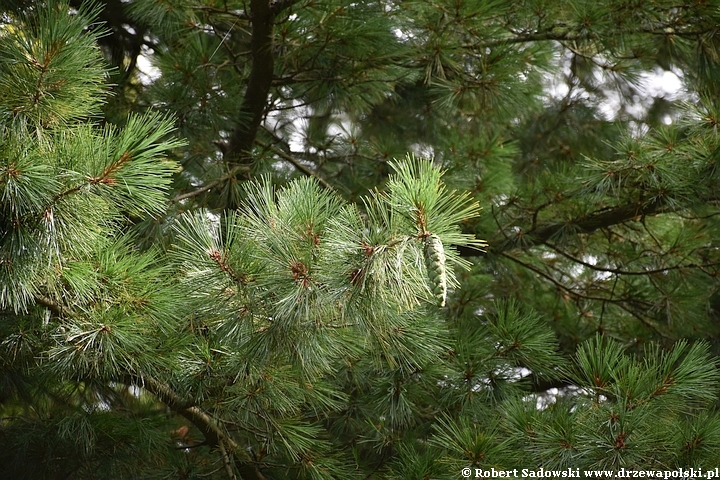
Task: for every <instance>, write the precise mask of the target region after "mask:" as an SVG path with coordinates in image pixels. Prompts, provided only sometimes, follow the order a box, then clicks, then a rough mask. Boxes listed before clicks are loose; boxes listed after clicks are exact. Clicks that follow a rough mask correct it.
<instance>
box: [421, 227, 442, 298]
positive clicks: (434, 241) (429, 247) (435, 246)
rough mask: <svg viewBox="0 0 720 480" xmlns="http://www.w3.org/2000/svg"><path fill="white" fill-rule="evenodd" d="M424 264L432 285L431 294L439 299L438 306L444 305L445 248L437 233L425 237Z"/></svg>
mask: <svg viewBox="0 0 720 480" xmlns="http://www.w3.org/2000/svg"><path fill="white" fill-rule="evenodd" d="M425 265H426V266H427V270H428V277H430V282H431V283H432V285H433V294H434V295H435V297H437V299H438V300H440V306H441V307H444V306H445V299H446V298H447V271H446V270H445V249H444V248H443V244H442V241H441V240H440V237H438V236H437V235H430V236H428V237H426V238H425Z"/></svg>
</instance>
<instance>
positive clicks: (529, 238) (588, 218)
mask: <svg viewBox="0 0 720 480" xmlns="http://www.w3.org/2000/svg"><path fill="white" fill-rule="evenodd" d="M665 211H666V208H665V204H664V203H663V202H651V203H646V204H642V203H632V204H629V205H623V206H620V207H614V208H611V209H609V210H603V211H599V212H596V213H592V214H590V215H585V216H583V217H579V218H576V219H574V220H570V221H567V222H563V223H552V224H546V225H538V226H536V227H533V228H531V229H530V230H528V231H525V232H523V231H519V232H517V233H516V234H514V235H513V236H507V235H506V233H505V232H504V231H503V230H501V231H499V232H497V233H496V234H495V235H493V237H492V238H491V239H490V240H489V241H488V243H489V245H488V247H487V252H488V253H493V254H500V253H503V252H507V251H510V250H514V249H518V248H520V249H528V248H530V247H533V246H535V245H539V244H544V243H546V242H548V241H550V240H552V239H553V238H554V237H556V236H557V235H559V234H560V233H562V231H563V230H565V231H572V232H574V233H592V232H594V231H596V230H598V229H601V228H607V227H611V226H613V225H617V224H620V223H624V222H627V221H628V220H634V219H639V218H642V217H643V216H645V215H654V214H657V213H662V212H665ZM458 251H459V252H460V255H461V256H463V257H473V256H478V255H479V253H480V252H478V250H476V249H474V248H468V247H459V248H458Z"/></svg>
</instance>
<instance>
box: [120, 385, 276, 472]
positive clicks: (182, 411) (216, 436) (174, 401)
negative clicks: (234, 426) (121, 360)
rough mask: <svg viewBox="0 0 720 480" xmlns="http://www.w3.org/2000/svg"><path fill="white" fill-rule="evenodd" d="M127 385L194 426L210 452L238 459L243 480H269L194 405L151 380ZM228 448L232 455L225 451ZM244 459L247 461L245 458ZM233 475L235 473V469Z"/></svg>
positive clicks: (227, 436) (233, 441) (237, 466)
mask: <svg viewBox="0 0 720 480" xmlns="http://www.w3.org/2000/svg"><path fill="white" fill-rule="evenodd" d="M124 383H127V384H130V385H140V386H141V387H143V388H144V389H145V390H147V391H148V392H150V393H152V394H153V395H155V396H156V397H157V398H158V399H159V400H160V401H161V402H163V403H164V404H165V405H167V406H168V407H169V408H170V409H171V410H172V411H173V412H175V413H177V414H178V415H180V416H182V417H183V418H185V419H186V420H188V421H189V422H191V423H192V424H193V425H195V426H196V427H197V428H198V430H200V432H202V434H203V436H204V437H205V444H206V445H208V446H210V448H211V449H213V448H217V449H218V450H219V451H220V452H221V453H222V455H223V461H224V462H227V461H228V459H229V455H228V453H232V454H233V455H234V456H235V468H236V469H237V470H238V472H239V473H240V476H241V477H242V478H243V479H244V480H266V478H265V476H264V475H263V474H262V472H261V471H260V470H259V469H258V468H257V466H255V465H254V464H253V463H252V459H250V457H249V456H247V453H246V452H244V450H243V449H242V448H240V446H239V445H238V444H237V443H236V442H235V440H233V439H232V437H230V436H229V435H227V434H226V433H225V431H224V430H223V429H222V428H221V427H220V426H219V425H218V424H217V422H216V421H215V420H214V419H213V418H212V417H211V416H210V415H208V414H207V413H206V412H205V411H203V410H202V409H201V408H200V407H198V406H196V405H192V403H191V402H189V401H187V400H185V399H183V398H182V397H181V396H180V395H178V394H177V393H176V392H175V391H174V390H172V389H171V388H170V387H169V386H167V385H165V384H163V383H161V382H158V381H157V380H154V379H152V378H149V377H144V378H136V377H134V376H128V377H127V378H125V379H124ZM226 448H227V449H229V450H230V452H228V451H226ZM243 456H244V457H247V458H243ZM226 466H227V464H226ZM230 471H231V472H232V469H230Z"/></svg>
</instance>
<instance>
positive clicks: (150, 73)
mask: <svg viewBox="0 0 720 480" xmlns="http://www.w3.org/2000/svg"><path fill="white" fill-rule="evenodd" d="M152 55H153V51H152V49H150V48H148V47H146V46H144V45H143V47H142V51H141V52H140V55H138V57H137V71H138V79H139V80H140V83H142V84H143V85H150V84H151V83H153V82H154V81H155V80H157V79H158V78H160V76H161V73H160V69H159V68H157V67H156V66H155V65H153V62H152Z"/></svg>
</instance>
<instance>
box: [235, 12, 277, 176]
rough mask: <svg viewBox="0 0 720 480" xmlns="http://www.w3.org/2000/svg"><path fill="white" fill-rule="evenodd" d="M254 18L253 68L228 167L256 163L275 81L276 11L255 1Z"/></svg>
mask: <svg viewBox="0 0 720 480" xmlns="http://www.w3.org/2000/svg"><path fill="white" fill-rule="evenodd" d="M250 17H251V20H250V22H251V24H252V37H251V39H250V50H251V52H252V68H251V70H250V78H249V80H248V85H247V88H246V90H245V96H244V97H243V102H242V106H241V107H240V112H239V115H238V124H237V127H236V128H235V130H234V131H233V132H232V136H231V137H230V141H229V143H228V145H227V149H226V151H225V155H224V158H225V161H226V163H227V164H228V165H232V164H249V163H252V155H251V150H252V146H253V143H254V142H255V136H256V135H257V131H258V127H259V126H260V123H261V122H262V119H263V115H264V113H265V107H266V106H267V99H268V94H269V92H270V86H271V85H272V81H273V70H274V64H275V57H274V54H273V45H272V35H273V22H274V19H275V11H274V10H273V9H272V7H271V5H270V3H269V2H268V0H251V1H250Z"/></svg>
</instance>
